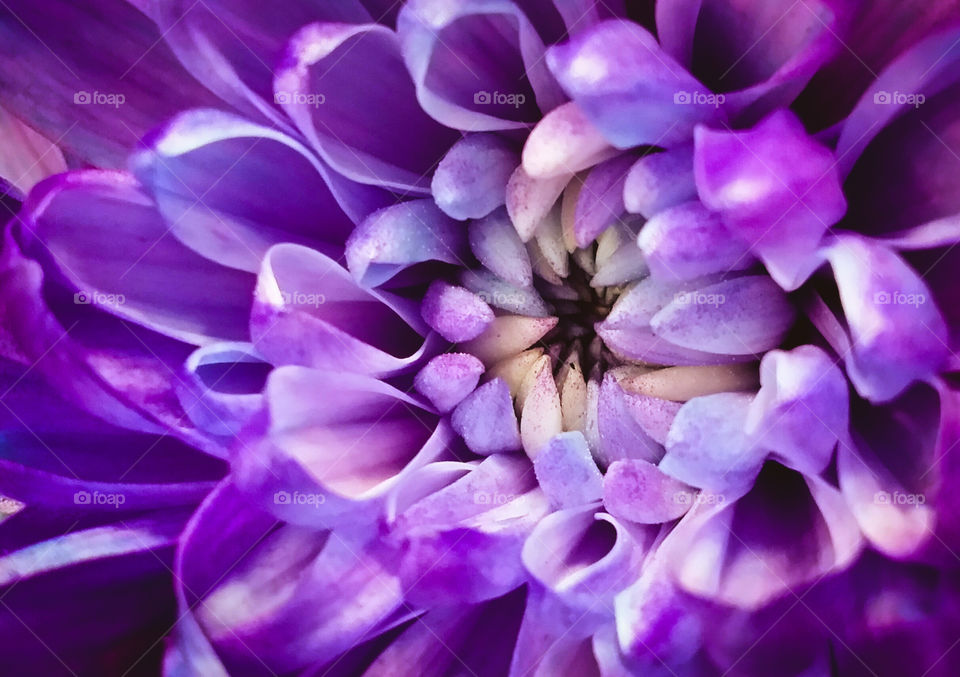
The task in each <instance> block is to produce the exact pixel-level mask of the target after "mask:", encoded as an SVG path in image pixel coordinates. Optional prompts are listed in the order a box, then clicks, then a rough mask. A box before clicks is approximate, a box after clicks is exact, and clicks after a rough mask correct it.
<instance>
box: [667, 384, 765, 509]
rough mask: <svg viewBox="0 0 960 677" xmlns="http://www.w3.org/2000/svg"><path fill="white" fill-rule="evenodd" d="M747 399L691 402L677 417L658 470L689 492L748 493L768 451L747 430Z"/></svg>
mask: <svg viewBox="0 0 960 677" xmlns="http://www.w3.org/2000/svg"><path fill="white" fill-rule="evenodd" d="M752 399H753V397H752V396H751V395H747V394H744V393H720V394H717V395H705V396H703V397H695V398H693V399H692V400H690V401H689V402H687V403H686V404H684V405H683V406H682V407H680V411H679V412H677V417H676V418H675V419H674V420H673V425H672V426H670V433H669V434H668V435H667V444H666V447H667V453H666V455H665V456H664V457H663V460H662V461H661V462H660V469H661V470H662V471H664V472H665V473H667V474H668V475H671V476H672V477H675V478H676V479H678V480H680V481H681V482H685V483H687V484H689V485H691V486H694V487H698V488H700V489H706V490H708V491H715V492H724V491H727V490H728V489H731V490H734V491H736V490H738V489H740V488H742V487H744V486H747V487H749V486H750V484H751V483H752V482H753V479H754V478H755V477H756V475H757V473H758V472H760V465H761V464H762V463H763V459H764V457H765V456H766V451H765V450H763V449H762V448H759V447H757V446H756V445H754V444H753V443H752V440H751V439H750V437H749V435H748V434H747V430H746V421H747V413H748V411H749V406H750V402H751V400H752Z"/></svg>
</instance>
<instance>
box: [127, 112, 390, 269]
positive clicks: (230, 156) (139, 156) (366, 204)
mask: <svg viewBox="0 0 960 677" xmlns="http://www.w3.org/2000/svg"><path fill="white" fill-rule="evenodd" d="M131 165H132V167H133V172H134V173H135V174H136V176H137V178H138V179H139V180H140V182H141V183H142V184H143V185H144V186H145V187H146V189H147V190H148V191H149V192H150V194H151V195H152V196H153V199H154V200H155V201H156V203H157V206H158V208H159V210H160V212H161V213H162V214H163V216H164V218H165V219H166V221H167V223H168V225H169V229H170V231H171V232H172V234H173V235H174V236H175V237H176V238H177V239H179V240H180V241H181V242H183V243H184V244H186V245H187V246H188V247H190V248H191V249H193V250H194V251H196V252H198V253H199V254H201V255H202V256H204V257H206V258H208V259H211V260H213V261H217V262H218V263H221V264H223V265H225V266H231V267H233V268H239V269H241V270H246V271H250V272H256V271H257V270H258V269H259V267H260V262H261V260H262V258H263V255H264V253H265V252H266V250H267V249H268V248H269V247H270V246H271V245H273V244H276V243H278V242H295V243H300V244H305V245H309V246H312V247H314V248H317V249H322V250H324V251H325V252H327V253H329V254H331V255H333V256H337V257H339V256H340V255H342V253H343V247H344V243H345V242H346V239H347V236H348V235H349V234H350V232H351V231H352V230H353V227H354V223H355V222H359V221H360V219H362V218H363V217H365V216H366V215H368V214H369V213H371V212H372V211H374V210H375V209H378V208H380V207H382V206H383V205H385V204H387V197H386V193H383V192H381V191H377V190H375V189H372V188H370V187H366V186H359V185H357V184H354V183H353V182H351V181H348V180H347V179H345V178H343V177H342V176H340V175H338V174H336V173H335V172H332V171H330V170H329V169H328V168H327V167H326V166H325V165H323V164H322V163H321V162H319V161H318V160H316V159H315V158H314V157H313V156H312V155H311V153H310V151H308V150H307V149H306V148H305V147H304V146H302V145H301V144H300V143H299V142H297V141H296V140H294V139H293V138H291V137H289V136H287V135H285V134H283V133H282V132H279V131H276V130H274V129H270V128H268V127H264V126H261V125H257V124H254V123H251V122H248V121H246V120H244V119H242V118H238V117H235V116H232V115H227V114H225V113H221V112H219V111H211V110H203V111H189V112H186V113H183V114H182V115H180V116H178V117H176V118H174V119H173V120H171V121H170V122H169V123H168V124H167V125H165V126H164V127H162V128H160V129H158V130H156V131H155V132H154V133H153V134H152V135H151V137H150V138H149V139H148V140H147V141H146V147H145V148H144V149H142V150H140V151H139V152H137V153H136V154H134V156H133V157H132V158H131Z"/></svg>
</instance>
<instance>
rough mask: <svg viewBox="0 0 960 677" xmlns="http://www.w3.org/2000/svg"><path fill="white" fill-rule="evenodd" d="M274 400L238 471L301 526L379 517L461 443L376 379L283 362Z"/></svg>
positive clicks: (272, 385) (270, 397)
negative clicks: (397, 489)
mask: <svg viewBox="0 0 960 677" xmlns="http://www.w3.org/2000/svg"><path fill="white" fill-rule="evenodd" d="M330 393H336V397H335V398H332V399H331V398H330V397H329V394H330ZM265 400H266V412H265V417H264V418H265V419H266V420H265V422H264V426H263V429H262V430H260V429H257V430H252V431H250V433H249V435H250V437H249V442H248V443H246V444H243V445H242V448H241V449H239V450H238V451H237V454H238V458H237V461H236V467H235V475H236V478H237V482H238V484H239V486H241V487H242V488H243V489H244V490H245V491H248V492H250V493H252V494H253V495H254V496H255V497H256V499H257V500H258V501H259V502H260V504H261V505H262V506H264V508H266V509H269V510H270V511H271V512H272V513H274V514H276V515H278V516H280V517H281V518H283V519H284V520H286V521H289V522H292V523H295V524H306V525H315V526H319V527H326V526H328V525H331V524H334V523H337V522H362V521H363V520H364V519H369V518H370V517H371V516H372V515H374V514H376V512H377V511H378V510H379V509H380V508H382V505H383V502H384V500H385V496H386V494H387V492H388V491H389V490H390V489H391V488H392V487H394V486H395V485H396V484H397V483H398V482H399V481H400V480H401V479H402V477H403V476H404V475H405V474H408V473H410V472H411V471H412V470H414V469H415V468H417V467H419V466H422V465H423V464H424V463H426V462H428V461H430V460H433V459H434V458H436V457H437V456H439V455H440V454H441V453H442V452H443V451H444V450H445V449H446V448H447V447H448V446H449V445H450V443H451V442H452V439H453V435H452V432H451V431H450V430H449V428H448V427H447V426H446V424H440V425H438V419H437V416H436V415H435V414H433V413H432V412H430V411H429V410H427V409H424V408H423V405H421V404H420V403H419V402H417V401H416V400H414V399H413V398H411V397H409V396H408V395H406V394H404V393H402V392H400V391H399V390H397V389H396V388H393V387H392V386H389V385H387V384H386V383H382V382H380V381H378V380H377V379H374V378H371V377H369V376H364V375H359V374H348V373H343V372H333V371H321V370H318V369H307V368H303V367H280V368H278V369H276V370H274V371H273V372H272V373H271V374H270V377H269V378H268V380H267V387H266V393H265ZM360 451H362V453H358V452H360Z"/></svg>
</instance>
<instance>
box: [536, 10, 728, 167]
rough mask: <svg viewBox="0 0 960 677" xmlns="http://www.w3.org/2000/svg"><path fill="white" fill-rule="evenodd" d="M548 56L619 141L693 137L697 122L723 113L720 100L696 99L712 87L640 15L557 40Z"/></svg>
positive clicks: (590, 114)
mask: <svg viewBox="0 0 960 677" xmlns="http://www.w3.org/2000/svg"><path fill="white" fill-rule="evenodd" d="M547 63H548V64H549V66H550V70H551V72H552V73H553V74H554V75H555V76H556V77H557V80H558V81H559V82H560V84H561V85H562V86H563V89H564V91H566V92H567V94H569V95H570V96H571V98H573V100H574V101H575V102H576V103H577V105H578V106H579V107H580V109H581V110H582V111H583V113H584V114H585V115H586V116H587V119H589V120H590V122H592V123H593V125H594V126H595V127H596V128H597V129H599V130H600V132H601V134H603V136H604V137H605V138H606V139H607V141H609V142H610V143H611V144H612V145H614V146H616V147H617V148H621V149H626V148H630V147H632V146H640V145H653V146H670V145H674V144H676V143H678V142H682V141H684V140H686V139H688V138H689V136H690V134H691V133H692V132H693V128H694V125H696V124H698V123H701V122H707V121H713V120H721V119H722V113H721V111H720V109H719V108H718V107H717V105H714V104H712V103H711V104H701V103H698V102H699V99H697V100H696V101H694V99H693V97H695V96H698V95H702V96H705V95H704V92H706V91H707V90H706V87H704V86H703V85H701V84H700V83H699V82H697V80H696V79H694V77H693V76H692V75H690V74H689V73H687V71H686V70H684V68H683V66H681V65H680V64H679V63H677V62H676V60H674V59H673V57H671V56H670V55H669V54H667V53H666V52H664V51H663V50H662V49H661V47H660V45H659V44H657V41H656V39H655V38H654V37H653V36H652V35H650V33H648V32H647V31H646V30H644V29H643V28H641V27H640V26H639V25H637V24H634V23H630V22H626V21H618V20H609V21H604V22H601V23H599V24H596V25H595V26H592V27H590V28H588V29H586V30H584V31H582V32H580V33H577V34H575V35H574V36H573V37H572V39H571V40H570V41H569V42H567V43H565V44H562V45H556V46H554V47H551V48H550V49H549V50H548V51H547Z"/></svg>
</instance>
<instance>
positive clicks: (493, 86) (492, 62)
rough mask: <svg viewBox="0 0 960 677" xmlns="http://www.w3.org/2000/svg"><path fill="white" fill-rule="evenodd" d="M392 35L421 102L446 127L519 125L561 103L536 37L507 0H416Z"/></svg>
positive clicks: (475, 128) (477, 129)
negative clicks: (397, 38)
mask: <svg viewBox="0 0 960 677" xmlns="http://www.w3.org/2000/svg"><path fill="white" fill-rule="evenodd" d="M397 33H398V34H399V36H400V45H401V50H402V52H403V57H404V60H405V61H406V63H407V68H408V69H409V70H410V73H411V75H412V76H413V80H414V82H415V83H416V87H417V98H418V100H419V101H420V105H421V106H422V107H423V109H424V110H425V111H426V112H427V113H428V114H429V115H430V116H431V117H433V118H434V119H435V120H438V121H439V122H441V123H443V124H445V125H447V126H448V127H453V128H454V129H462V130H465V131H475V132H480V131H494V130H499V129H518V128H523V127H525V126H526V125H527V124H528V123H530V122H533V121H534V120H536V119H537V118H539V117H540V112H541V111H544V112H545V111H549V110H550V109H551V108H553V107H555V106H557V105H558V104H559V103H561V101H562V94H561V92H560V91H559V88H558V87H557V85H556V83H555V82H554V81H553V78H551V77H550V74H549V73H548V72H547V68H546V65H545V64H544V62H543V50H544V47H543V42H542V41H541V38H540V37H539V36H538V35H537V33H536V31H535V30H534V28H533V26H532V25H531V23H530V21H529V20H528V18H527V16H526V15H525V14H524V13H523V11H522V10H521V9H520V8H519V7H518V6H517V5H515V4H514V3H512V2H509V1H508V0H497V2H494V3H484V2H478V1H477V0H454V1H453V2H443V1H441V0H413V1H412V2H408V3H406V4H405V5H404V6H403V9H402V10H401V11H400V16H399V19H398V21H397Z"/></svg>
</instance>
